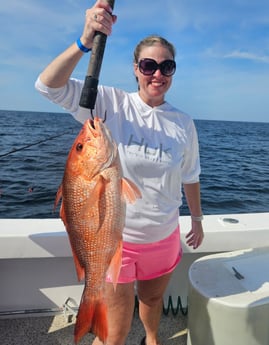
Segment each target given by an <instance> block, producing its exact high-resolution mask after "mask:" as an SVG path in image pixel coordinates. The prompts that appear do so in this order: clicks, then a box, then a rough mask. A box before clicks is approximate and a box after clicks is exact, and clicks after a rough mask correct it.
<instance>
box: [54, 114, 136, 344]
mask: <svg viewBox="0 0 269 345" xmlns="http://www.w3.org/2000/svg"><path fill="white" fill-rule="evenodd" d="M140 197H141V194H140V191H139V190H138V189H137V187H136V186H135V185H134V184H133V183H132V182H131V181H129V180H128V179H126V178H123V176H122V169H121V165H120V160H119V156H118V150H117V145H116V143H115V142H114V140H113V138H112V137H111V134H110V132H109V130H108V129H107V127H106V126H105V125H104V123H103V122H102V120H100V119H99V118H97V117H96V118H95V119H94V121H93V123H91V122H90V120H87V121H86V122H85V123H84V125H83V127H82V129H81V131H80V133H79V135H78V136H77V138H76V139H75V141H74V144H73V146H72V148H71V150H70V152H69V155H68V158H67V162H66V167H65V172H64V176H63V181H62V184H61V186H60V188H59V190H58V193H57V196H56V201H55V205H57V203H58V202H59V200H60V198H62V204H61V210H60V216H61V218H62V220H63V222H64V224H65V227H66V230H67V233H68V236H69V240H70V244H71V248H72V252H73V257H74V262H75V267H76V271H77V275H78V279H79V280H81V279H83V278H85V286H84V291H83V294H82V297H81V302H80V306H79V310H78V315H77V320H76V325H75V334H74V338H75V342H76V343H77V342H79V341H80V339H81V338H82V337H83V336H84V335H85V334H86V333H87V332H89V331H92V332H93V333H95V334H96V335H97V336H98V337H99V339H100V340H101V341H103V342H105V341H106V339H107V334H108V325H107V310H106V304H105V299H104V289H105V277H106V274H107V272H108V270H109V273H110V275H111V277H112V281H113V284H114V287H116V283H117V277H118V274H119V271H120V267H121V248H122V231H123V227H124V222H125V208H126V202H132V203H133V202H135V200H136V199H137V198H140Z"/></svg>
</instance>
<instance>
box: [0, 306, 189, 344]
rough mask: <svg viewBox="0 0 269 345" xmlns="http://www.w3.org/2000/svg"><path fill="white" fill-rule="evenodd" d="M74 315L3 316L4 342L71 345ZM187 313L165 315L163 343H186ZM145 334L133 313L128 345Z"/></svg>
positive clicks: (90, 337)
mask: <svg viewBox="0 0 269 345" xmlns="http://www.w3.org/2000/svg"><path fill="white" fill-rule="evenodd" d="M74 323H75V319H74V318H73V319H72V320H71V322H68V321H67V320H66V318H65V316H64V315H63V314H60V315H56V316H43V317H23V318H16V319H14V318H12V319H0V344H1V345H18V344H19V345H36V344H38V345H52V344H53V345H71V344H74V341H73V331H74ZM186 327H187V317H186V316H183V315H182V314H179V315H176V316H173V315H170V314H169V315H167V316H166V315H162V319H161V324H160V332H159V334H160V340H161V341H162V345H186V344H187V336H186ZM143 336H144V330H143V326H142V324H141V322H140V320H139V318H138V315H137V312H136V314H135V315H134V319H133V324H132V329H131V331H130V333H129V336H128V339H127V342H126V345H139V344H140V341H141V339H142V337H143ZM93 339H94V336H93V335H92V334H89V335H86V336H85V337H84V338H83V339H82V340H81V342H80V343H79V345H90V344H91V343H92V340H93Z"/></svg>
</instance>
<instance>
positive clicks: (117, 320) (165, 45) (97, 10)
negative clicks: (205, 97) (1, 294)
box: [36, 1, 203, 345]
mask: <svg viewBox="0 0 269 345" xmlns="http://www.w3.org/2000/svg"><path fill="white" fill-rule="evenodd" d="M111 13H112V11H111V9H110V8H109V6H108V5H107V4H105V3H103V2H101V1H97V2H96V4H95V5H94V6H93V7H92V8H91V9H88V10H87V12H86V20H85V26H84V30H83V34H82V36H81V37H80V39H79V40H78V41H77V42H75V43H73V44H72V45H71V46H70V47H69V48H68V49H67V50H66V51H64V52H63V53H62V54H61V55H59V56H58V57H57V58H56V59H55V60H54V61H52V63H51V64H50V65H49V66H47V67H46V69H45V70H44V71H43V72H42V73H41V74H40V76H39V78H38V80H37V82H36V88H37V89H38V90H39V92H40V93H41V94H43V95H45V96H46V97H48V98H49V99H50V100H52V101H53V102H55V103H58V104H60V105H61V106H62V107H64V108H65V109H67V110H68V111H69V112H70V113H72V115H73V116H74V118H75V119H77V120H78V121H80V122H82V123H83V122H84V121H85V120H86V118H88V117H89V110H86V109H83V108H80V107H79V105H78V104H79V99H80V93H81V90H82V86H83V81H80V80H76V79H70V76H71V74H72V72H73V70H74V68H75V67H76V65H77V63H78V62H79V60H80V59H81V57H82V56H83V54H84V53H85V52H86V51H88V50H89V49H90V48H91V47H92V42H93V37H94V34H95V32H96V31H100V32H103V33H104V34H106V35H110V34H111V29H112V25H113V23H114V22H115V21H116V16H114V15H112V14H111ZM174 58H175V50H174V47H173V46H172V45H171V44H170V43H169V42H168V41H166V40H165V39H163V38H161V37H158V36H150V37H148V38H146V39H145V40H143V41H141V42H140V43H139V44H138V46H137V47H136V49H135V52H134V73H135V76H136V79H137V82H138V92H135V93H127V92H124V91H122V90H118V89H115V88H109V87H104V86H99V87H98V95H97V100H96V107H95V110H94V112H95V113H96V114H98V115H99V116H102V115H103V114H105V113H106V114H107V115H106V117H107V119H106V125H107V126H108V127H109V128H110V130H111V132H112V135H113V137H114V139H115V140H116V142H117V143H118V149H119V154H120V158H121V163H122V167H123V174H124V176H126V177H128V178H130V179H131V180H132V181H133V182H134V183H135V184H136V185H137V186H138V188H139V189H140V191H141V193H142V198H141V199H140V200H137V202H136V203H135V204H134V205H127V215H126V224H125V228H124V232H123V240H124V248H123V259H122V269H121V272H120V277H119V281H118V285H117V289H116V292H114V290H113V286H112V284H111V283H110V277H107V284H106V302H107V305H108V323H109V335H108V340H107V343H106V344H107V345H124V344H125V340H126V338H127V335H128V332H129V330H130V327H131V322H132V316H133V309H134V283H135V281H137V294H138V297H139V314H140V319H141V321H142V322H143V325H144V328H145V333H146V336H145V337H144V338H143V339H142V341H141V344H146V345H160V343H159V342H158V328H159V322H160V317H161V313H162V298H163V294H164V291H165V289H166V287H167V284H168V282H169V279H170V277H171V274H172V271H173V270H174V268H175V267H176V265H177V264H178V262H179V261H180V258H181V247H180V232H179V224H178V215H179V214H178V209H179V207H180V205H181V203H182V200H181V186H182V185H183V186H184V192H185V195H186V199H187V202H188V206H189V209H190V213H191V217H192V228H191V230H190V232H189V233H188V235H187V238H188V239H187V243H188V245H190V246H192V247H193V248H197V247H198V246H199V245H200V244H201V243H202V240H203V228H202V223H201V220H202V210H201V205H200V185H199V174H200V163H199V152H198V143H197V135H196V130H195V127H194V124H193V121H192V120H191V118H190V117H189V116H188V115H186V114H184V113H182V112H180V111H179V110H178V109H176V108H174V107H172V106H171V105H170V104H168V103H167V102H166V101H165V94H166V92H167V91H168V89H169V88H170V86H171V83H172V75H173V74H174V72H175V70H176V64H175V61H174ZM93 344H94V345H98V344H102V343H101V342H100V340H99V339H97V338H96V339H95V340H94V342H93Z"/></svg>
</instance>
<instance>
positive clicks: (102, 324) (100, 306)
mask: <svg viewBox="0 0 269 345" xmlns="http://www.w3.org/2000/svg"><path fill="white" fill-rule="evenodd" d="M83 295H84V294H83ZM90 331H91V332H92V333H94V334H95V335H96V336H97V337H98V338H99V339H100V340H101V341H102V342H105V341H106V339H107V335H108V323H107V307H106V305H105V303H104V301H103V299H102V298H100V299H91V298H88V299H87V298H85V297H84V296H82V299H81V303H80V306H79V311H78V315H77V320H76V325H75V331H74V340H75V343H76V344H77V343H78V342H79V341H80V340H81V338H82V337H83V336H84V335H85V334H87V333H88V332H90Z"/></svg>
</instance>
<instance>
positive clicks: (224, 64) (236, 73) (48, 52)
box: [0, 0, 269, 122]
mask: <svg viewBox="0 0 269 345" xmlns="http://www.w3.org/2000/svg"><path fill="white" fill-rule="evenodd" d="M93 4H94V1H89V0H88V1H86V0H80V1H77V0H60V1H55V0H25V1H18V0H9V1H6V2H5V3H3V1H2V3H1V5H0V20H1V30H0V43H1V44H0V74H1V78H0V88H1V92H0V109H9V110H29V111H52V112H60V111H61V109H60V108H59V107H58V106H56V105H53V104H51V103H49V102H48V101H47V100H45V99H43V98H42V97H41V96H40V95H39V94H38V93H37V92H36V91H35V89H34V82H35V79H36V78H37V76H38V74H39V73H40V71H41V70H42V69H43V68H44V67H45V66H46V65H47V64H48V63H49V62H50V61H51V60H52V59H53V58H54V57H55V56H56V55H57V54H59V53H60V52H61V51H62V50H63V49H65V48H66V47H67V46H69V45H70V44H71V43H72V42H74V41H75V40H76V39H77V37H79V36H80V34H81V31H82V28H83V22H84V15H85V10H86V8H87V7H91V6H92V5H93ZM114 12H115V13H116V14H117V15H118V21H117V24H116V25H115V26H114V29H113V34H112V36H110V37H109V38H108V40H107V46H106V51H105V56H104V60H103V65H102V70H101V74H100V82H99V83H100V84H106V85H112V86H116V87H120V88H123V89H125V90H127V91H134V90H136V82H135V78H134V75H133V70H132V54H133V49H134V47H135V45H136V44H137V43H138V41H140V39H142V38H143V37H145V36H147V35H149V34H152V33H156V34H160V35H162V36H164V37H166V38H167V39H168V40H170V41H171V42H172V43H174V45H175V47H176V50H177V56H176V61H177V66H178V68H177V72H176V74H175V75H174V77H173V85H172V87H171V90H170V91H169V93H168V94H167V100H168V101H169V102H171V103H172V104H173V105H175V106H176V107H178V108H179V109H181V110H183V111H185V112H187V113H189V114H190V115H191V116H192V117H193V118H195V119H215V120H239V121H262V122H269V86H268V84H269V1H268V0H252V1H251V0H165V1H164V0H162V1H161V0H154V1H152V0H150V1H146V0H136V1H132V0H115V9H114ZM88 60H89V55H88V54H85V56H84V57H83V58H82V60H81V62H80V63H79V65H78V66H77V68H76V70H75V71H74V74H73V76H74V77H78V78H82V79H84V76H85V73H86V70H87V65H88Z"/></svg>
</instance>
